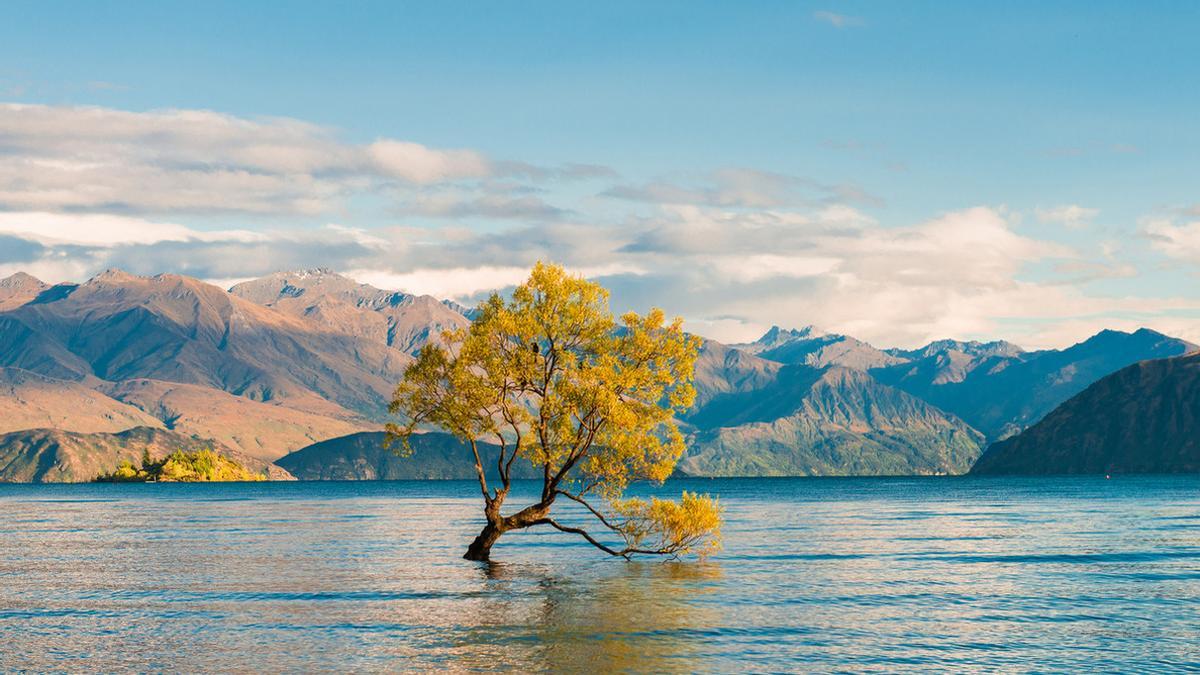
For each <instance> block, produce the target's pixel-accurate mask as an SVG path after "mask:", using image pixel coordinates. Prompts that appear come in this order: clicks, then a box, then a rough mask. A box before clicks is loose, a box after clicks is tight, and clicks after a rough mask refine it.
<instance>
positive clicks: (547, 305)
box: [388, 262, 721, 560]
mask: <svg viewBox="0 0 1200 675" xmlns="http://www.w3.org/2000/svg"><path fill="white" fill-rule="evenodd" d="M444 338H445V340H444V342H445V344H446V346H441V345H432V344H430V345H426V346H425V347H424V348H422V349H421V351H420V352H419V354H418V356H417V360H416V362H415V363H413V364H412V365H411V366H409V367H408V369H407V370H406V371H405V373H404V380H403V381H402V382H401V383H400V385H399V386H398V387H397V388H396V393H395V395H394V397H393V399H392V402H391V406H390V410H391V412H392V413H393V414H402V415H404V416H406V417H407V418H408V422H407V423H406V424H405V425H403V426H401V425H397V424H390V425H388V432H389V438H391V439H399V440H401V441H402V448H403V449H402V450H401V452H402V454H403V453H409V452H411V446H410V445H409V440H410V438H411V435H412V434H413V433H414V431H415V430H416V429H417V427H418V426H433V427H437V428H441V429H444V430H446V431H448V432H450V433H452V434H454V435H455V436H457V437H458V438H460V439H462V440H463V441H464V442H465V443H466V444H468V445H470V447H471V451H472V452H473V454H474V462H475V473H476V474H477V476H478V478H479V488H480V490H481V491H482V493H483V513H484V516H485V517H486V519H487V524H486V525H485V526H484V528H483V531H482V532H480V533H479V536H478V537H476V538H475V541H473V542H472V543H471V545H470V547H469V548H468V549H467V552H466V555H464V556H463V557H464V558H466V559H468V560H487V559H488V558H489V555H490V553H491V549H492V546H493V545H494V544H495V543H496V541H497V540H498V539H499V538H500V537H501V536H502V535H503V534H504V533H505V532H508V531H510V530H519V529H523V528H527V527H533V526H536V525H545V526H548V527H553V528H556V529H558V530H561V531H563V532H569V533H572V534H576V535H579V536H581V537H583V538H584V539H585V540H587V541H588V542H589V543H591V544H592V545H593V546H595V547H596V548H598V549H600V550H602V551H604V552H605V553H608V554H611V555H614V556H622V557H625V558H629V557H631V556H633V555H635V554H650V555H667V556H679V555H682V554H685V553H688V552H696V553H700V554H703V553H706V552H708V551H710V550H714V549H716V548H718V547H719V534H720V533H719V531H720V525H721V511H720V507H719V505H718V504H717V502H716V500H715V499H712V498H710V497H708V496H706V495H705V496H702V495H697V494H691V493H688V492H684V493H683V495H682V498H681V499H680V500H679V501H678V502H675V501H670V500H663V499H657V498H651V499H648V500H645V499H632V498H630V499H625V498H622V495H623V493H624V490H625V488H626V486H628V485H629V483H630V482H631V481H635V480H650V481H656V482H659V483H661V482H662V481H664V480H665V479H666V478H667V477H668V476H669V475H670V474H671V471H672V470H673V469H674V468H675V464H676V462H677V461H678V460H679V457H680V456H681V454H682V453H683V448H684V445H683V438H682V436H681V435H680V433H679V429H678V428H677V427H676V425H675V421H674V414H675V413H676V412H677V411H682V410H684V409H686V408H687V407H688V406H690V405H691V404H692V401H693V399H694V397H695V389H694V388H693V386H692V379H693V372H694V369H695V362H696V354H697V352H698V350H699V346H700V341H699V339H698V338H696V337H694V336H690V335H688V334H686V333H684V332H683V329H682V325H681V321H680V320H679V319H675V320H674V321H672V322H670V323H667V322H666V320H665V319H664V317H663V313H662V311H661V310H658V309H655V310H652V311H651V312H650V313H648V314H646V315H645V316H639V315H638V314H636V313H632V312H631V313H628V314H626V315H624V316H623V317H621V319H620V322H618V321H617V320H616V319H615V318H614V317H613V315H612V312H611V311H610V310H609V308H608V291H606V290H605V289H604V288H602V287H601V286H599V285H598V284H595V283H593V282H590V281H587V280H586V279H583V278H581V277H577V276H573V275H570V274H568V273H567V272H565V271H564V270H563V268H562V267H559V266H557V265H545V264H542V263H540V262H539V263H538V264H537V265H536V266H535V267H534V268H533V271H532V272H531V274H530V276H529V279H528V280H527V281H526V282H525V283H524V284H522V285H521V286H519V287H517V289H516V290H515V291H514V292H513V294H512V299H511V300H509V301H507V302H506V301H504V300H503V299H502V298H501V297H500V296H499V295H495V294H493V295H492V296H491V298H489V299H488V300H487V301H486V302H484V303H483V304H482V305H480V307H479V314H478V316H477V317H476V319H475V321H474V322H472V324H471V325H470V327H468V328H465V329H459V330H456V331H448V332H447V333H445V334H444ZM484 440H493V441H495V443H497V444H498V445H499V455H498V457H497V458H496V472H495V475H496V476H498V477H499V482H500V484H499V485H498V486H497V485H493V486H491V487H490V488H489V485H488V479H487V475H486V474H487V472H486V471H485V470H484V461H483V459H482V457H481V455H480V447H479V444H480V442H481V441H484ZM518 458H520V459H521V460H522V461H528V462H531V463H532V464H533V465H534V467H535V469H536V470H537V471H538V473H540V474H541V476H542V491H541V497H540V498H539V499H538V501H537V502H535V503H533V504H530V505H528V506H525V507H524V508H522V509H520V510H518V511H516V512H515V513H511V514H510V515H504V512H503V510H502V507H503V506H504V501H505V499H506V498H507V497H508V494H509V491H510V489H511V487H512V481H511V476H512V467H513V463H514V462H516V461H517V460H518ZM560 497H561V498H564V499H568V500H570V501H573V502H576V503H578V504H580V505H582V506H583V507H584V508H585V509H586V510H587V511H588V512H589V513H590V514H591V515H592V516H594V517H595V519H596V522H597V524H598V525H597V527H599V528H602V531H603V530H608V531H609V532H610V534H608V535H601V536H593V534H592V533H590V532H588V531H587V530H585V529H582V528H579V527H573V526H568V525H564V524H562V523H559V522H558V521H556V520H554V519H553V518H551V517H550V510H551V507H552V506H553V505H554V503H555V501H556V500H558V499H559V498H560ZM614 539H617V540H619V541H620V543H612V544H610V543H604V542H605V541H612V540H614Z"/></svg>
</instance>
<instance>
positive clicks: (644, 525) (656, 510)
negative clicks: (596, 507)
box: [612, 490, 721, 557]
mask: <svg viewBox="0 0 1200 675" xmlns="http://www.w3.org/2000/svg"><path fill="white" fill-rule="evenodd" d="M612 506H613V510H614V511H615V512H616V513H617V514H618V515H619V516H620V517H621V518H622V519H623V522H621V523H619V524H618V525H617V529H618V530H619V531H620V532H621V534H623V535H624V537H625V542H626V545H627V546H628V547H629V548H632V549H651V550H654V551H656V552H660V553H669V554H672V555H676V556H678V555H683V554H686V553H696V554H698V555H700V556H702V557H703V556H706V555H708V554H710V553H715V552H717V551H719V550H721V538H720V534H719V533H720V529H721V505H720V503H719V502H718V501H717V500H716V499H714V498H712V497H709V496H708V495H699V494H696V493H694V492H687V491H686V490H685V491H684V493H683V496H682V497H681V498H680V500H679V501H678V502H675V501H671V500H669V499H659V498H657V497H651V498H650V499H649V500H645V499H621V500H615V501H613V502H612Z"/></svg>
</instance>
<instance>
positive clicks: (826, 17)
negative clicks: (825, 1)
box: [813, 9, 863, 28]
mask: <svg viewBox="0 0 1200 675" xmlns="http://www.w3.org/2000/svg"><path fill="white" fill-rule="evenodd" d="M813 18H814V19H816V20H817V21H824V22H825V23H827V24H829V25H831V26H833V27H834V28H853V27H855V26H862V25H863V20H862V19H861V18H859V17H857V16H850V15H848V14H839V13H837V12H831V11H829V10H826V9H821V10H817V11H815V12H813Z"/></svg>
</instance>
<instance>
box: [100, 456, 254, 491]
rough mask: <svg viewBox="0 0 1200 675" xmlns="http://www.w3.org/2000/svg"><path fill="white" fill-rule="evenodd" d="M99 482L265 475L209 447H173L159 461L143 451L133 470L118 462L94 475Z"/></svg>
mask: <svg viewBox="0 0 1200 675" xmlns="http://www.w3.org/2000/svg"><path fill="white" fill-rule="evenodd" d="M96 480H97V481H99V482H110V483H126V482H145V481H161V482H181V483H194V482H232V481H261V480H266V476H264V475H262V474H258V473H254V472H252V471H249V470H248V469H246V468H245V467H243V466H242V465H241V464H238V463H237V462H235V461H233V460H231V459H229V458H228V457H225V456H223V455H221V454H218V453H217V452H214V451H213V450H199V451H196V452H184V451H182V450H176V451H175V452H172V453H171V454H170V455H167V456H166V457H164V458H163V459H161V460H158V461H154V460H152V459H151V458H150V456H149V453H143V458H142V466H141V468H140V469H135V468H134V467H133V464H132V463H131V462H129V461H122V462H121V463H120V464H118V465H117V468H116V470H114V471H113V472H112V473H110V474H104V475H101V476H98V477H97V478H96Z"/></svg>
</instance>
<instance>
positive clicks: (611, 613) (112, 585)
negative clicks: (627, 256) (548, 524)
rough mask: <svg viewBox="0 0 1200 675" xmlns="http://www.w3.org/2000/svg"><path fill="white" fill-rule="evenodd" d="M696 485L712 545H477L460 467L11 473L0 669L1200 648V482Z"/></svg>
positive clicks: (812, 658) (473, 495)
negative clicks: (121, 477)
mask: <svg viewBox="0 0 1200 675" xmlns="http://www.w3.org/2000/svg"><path fill="white" fill-rule="evenodd" d="M681 488H683V489H689V490H698V491H701V492H710V493H714V494H719V495H720V496H721V499H722V502H723V504H724V505H725V507H726V510H727V511H726V516H727V524H726V530H725V549H724V551H722V552H721V554H719V555H717V556H714V557H712V558H710V559H709V560H707V561H704V562H683V563H669V562H661V561H644V562H633V563H627V562H624V561H621V560H614V559H610V558H608V557H607V556H604V555H603V554H602V553H600V552H599V551H597V550H595V549H593V548H591V547H590V546H589V545H587V544H586V543H583V542H581V541H579V540H576V539H574V538H572V537H571V536H570V535H566V534H561V533H558V532H555V531H532V532H527V533H510V534H509V535H506V536H505V537H504V538H503V539H502V540H501V542H500V543H499V544H498V545H497V547H496V548H495V549H494V550H493V556H494V557H495V558H496V559H497V562H495V563H493V564H491V565H485V564H480V563H471V562H467V561H464V560H461V559H460V556H461V554H462V552H463V551H464V550H465V547H466V545H467V543H468V542H469V541H470V539H471V537H472V536H473V535H474V534H475V533H476V532H477V531H478V530H479V528H480V527H481V525H482V522H481V520H480V504H479V497H478V488H477V487H476V486H475V485H474V484H473V483H470V482H405V481H400V482H377V483H376V482H370V483H368V482H363V483H308V482H305V483H266V484H261V483H260V484H220V485H202V484H159V485H153V484H151V485H0V671H6V672H8V671H13V670H33V671H47V670H54V671H62V670H68V671H111V670H116V669H136V670H142V671H165V670H183V671H246V670H255V671H263V670H268V671H300V670H303V671H351V670H352V671H384V670H387V671H396V670H418V671H421V670H448V671H461V670H471V669H480V670H484V669H494V668H503V669H514V670H521V671H546V670H585V671H592V672H605V671H611V670H628V671H653V672H676V671H678V672H694V671H721V672H730V671H746V670H751V671H789V672H795V671H839V670H843V671H844V670H850V671H873V670H877V671H888V672H895V671H921V672H928V671H931V670H948V671H956V672H963V671H995V670H1005V671H1013V670H1018V671H1020V670H1041V671H1047V670H1050V671H1093V670H1097V669H1099V670H1108V671H1133V670H1153V671H1163V670H1175V669H1184V668H1187V667H1189V666H1190V667H1192V668H1200V477H1196V476H1175V477H1166V476H1163V477H1158V476H1147V477H1127V476H1114V477H1113V478H1112V479H1111V480H1105V479H1104V477H1072V478H1061V477H1051V478H1002V477H996V478H984V477H980V478H974V477H960V478H847V479H834V478H828V479H825V478H821V479H718V480H679V481H672V482H670V483H668V484H667V486H665V487H664V488H661V490H662V491H665V492H667V493H675V494H677V493H678V491H679V490H680V489H681ZM648 491H649V488H645V487H641V488H639V489H638V490H635V492H643V493H644V492H648ZM534 493H535V486H533V485H520V486H518V488H517V489H516V491H515V495H514V497H513V498H510V503H513V504H517V503H520V502H523V501H525V499H532V497H533V495H534ZM562 510H563V511H570V509H562ZM573 513H577V512H573ZM564 519H565V520H568V521H572V520H573V519H574V516H573V515H567V516H565V518H564ZM579 522H583V521H582V520H580V521H579Z"/></svg>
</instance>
